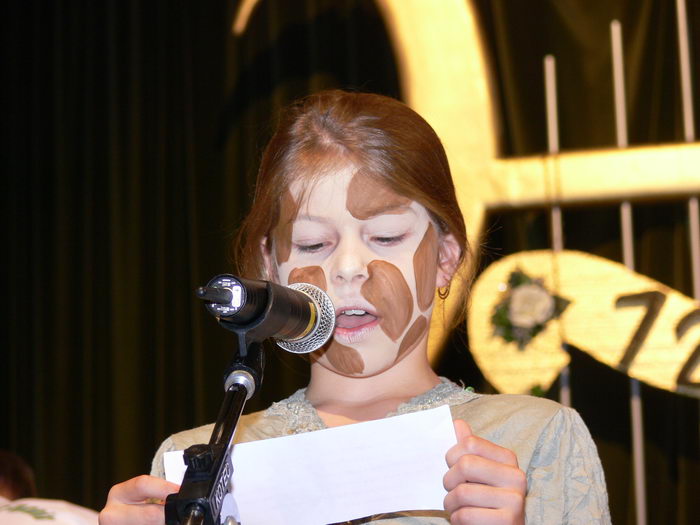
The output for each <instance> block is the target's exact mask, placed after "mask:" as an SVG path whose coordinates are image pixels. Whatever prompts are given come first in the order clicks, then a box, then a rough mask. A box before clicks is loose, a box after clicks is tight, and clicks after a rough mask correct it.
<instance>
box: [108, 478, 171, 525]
mask: <svg viewBox="0 0 700 525" xmlns="http://www.w3.org/2000/svg"><path fill="white" fill-rule="evenodd" d="M179 488H180V487H179V486H178V485H175V484H174V483H170V482H169V481H165V480H164V479H161V478H154V477H153V476H137V477H135V478H131V479H130V480H127V481H125V482H123V483H119V484H118V485H114V486H113V487H112V488H111V490H110V491H109V495H108V496H107V503H106V504H105V507H104V508H103V509H102V511H101V512H100V516H99V522H100V525H163V524H164V523H165V509H164V506H163V505H164V502H165V498H167V497H168V494H172V493H173V492H177V491H178V490H179Z"/></svg>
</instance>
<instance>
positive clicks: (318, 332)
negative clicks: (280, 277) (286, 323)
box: [276, 283, 335, 354]
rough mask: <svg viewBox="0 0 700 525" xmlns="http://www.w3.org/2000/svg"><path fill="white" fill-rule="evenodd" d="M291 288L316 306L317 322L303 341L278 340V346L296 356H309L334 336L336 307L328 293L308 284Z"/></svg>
mask: <svg viewBox="0 0 700 525" xmlns="http://www.w3.org/2000/svg"><path fill="white" fill-rule="evenodd" d="M289 288H291V289H292V290H297V291H298V292H302V293H303V294H305V295H307V296H308V297H309V299H311V301H312V302H313V303H314V305H315V306H316V322H315V324H314V327H313V328H312V329H311V331H310V332H309V333H308V334H307V335H306V336H304V337H302V338H301V339H295V340H292V341H285V340H283V339H277V340H276V342H277V345H278V346H279V347H281V348H284V349H285V350H287V351H288V352H292V353H294V354H308V353H309V352H313V351H314V350H318V349H319V348H321V347H322V346H323V345H324V344H326V341H328V339H330V337H331V335H333V330H334V329H335V307H334V306H333V303H332V302H331V298H330V297H328V295H327V294H326V292H324V291H323V290H321V289H320V288H318V287H317V286H314V285H312V284H308V283H294V284H290V285H289Z"/></svg>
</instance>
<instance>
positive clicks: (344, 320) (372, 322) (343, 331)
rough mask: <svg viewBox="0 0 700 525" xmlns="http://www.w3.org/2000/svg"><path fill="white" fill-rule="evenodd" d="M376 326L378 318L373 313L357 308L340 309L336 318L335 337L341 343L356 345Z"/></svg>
mask: <svg viewBox="0 0 700 525" xmlns="http://www.w3.org/2000/svg"><path fill="white" fill-rule="evenodd" d="M360 312H364V313H362V314H360ZM378 325H379V318H378V317H377V316H376V315H375V314H374V313H371V312H369V311H367V310H364V309H361V308H357V307H354V308H342V309H339V310H338V315H337V316H336V321H335V336H336V337H337V338H338V339H339V340H340V342H343V343H357V342H359V341H361V340H363V339H364V338H365V337H366V336H367V335H368V334H369V333H370V332H371V331H372V330H374V329H375V328H376V327H377V326H378Z"/></svg>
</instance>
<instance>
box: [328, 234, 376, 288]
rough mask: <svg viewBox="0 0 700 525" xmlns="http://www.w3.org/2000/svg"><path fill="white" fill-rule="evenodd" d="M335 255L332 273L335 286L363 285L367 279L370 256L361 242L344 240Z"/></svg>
mask: <svg viewBox="0 0 700 525" xmlns="http://www.w3.org/2000/svg"><path fill="white" fill-rule="evenodd" d="M333 255H334V257H333V262H332V267H331V272H332V276H333V282H334V283H335V284H340V285H342V284H351V283H356V282H358V283H362V282H364V281H365V280H366V279H367V276H368V274H367V264H368V263H369V262H370V261H369V260H368V256H369V254H368V253H367V248H366V247H365V246H364V245H363V244H362V243H361V242H359V241H357V242H356V241H355V240H353V239H343V241H341V243H340V244H339V245H338V246H337V248H336V250H335V253H334V254H333Z"/></svg>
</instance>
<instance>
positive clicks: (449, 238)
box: [436, 233, 462, 288]
mask: <svg viewBox="0 0 700 525" xmlns="http://www.w3.org/2000/svg"><path fill="white" fill-rule="evenodd" d="M461 254H462V249H461V248H460V246H459V243H458V242H457V239H455V237H454V235H452V234H451V233H448V234H447V235H444V236H442V237H441V238H440V249H439V253H438V256H439V260H438V267H437V279H436V285H437V287H438V288H442V287H443V286H448V285H449V284H450V281H451V280H452V276H453V275H454V274H455V272H456V271H457V265H458V264H459V258H460V255H461Z"/></svg>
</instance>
